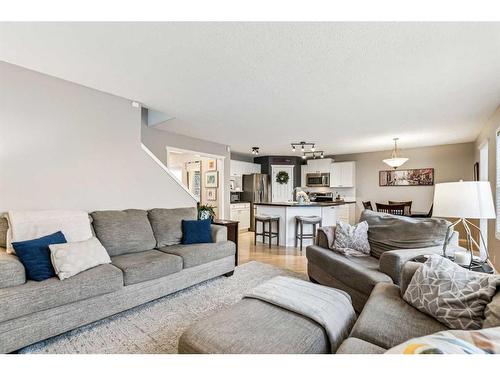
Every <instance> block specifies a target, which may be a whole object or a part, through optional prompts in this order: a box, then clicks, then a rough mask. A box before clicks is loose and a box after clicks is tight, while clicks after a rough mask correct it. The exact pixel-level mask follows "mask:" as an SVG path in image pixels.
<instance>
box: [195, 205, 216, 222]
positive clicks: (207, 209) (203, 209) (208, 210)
mask: <svg viewBox="0 0 500 375" xmlns="http://www.w3.org/2000/svg"><path fill="white" fill-rule="evenodd" d="M214 208H215V207H214V206H211V205H209V204H200V205H199V206H198V219H209V218H210V219H213V218H214V217H215V210H214Z"/></svg>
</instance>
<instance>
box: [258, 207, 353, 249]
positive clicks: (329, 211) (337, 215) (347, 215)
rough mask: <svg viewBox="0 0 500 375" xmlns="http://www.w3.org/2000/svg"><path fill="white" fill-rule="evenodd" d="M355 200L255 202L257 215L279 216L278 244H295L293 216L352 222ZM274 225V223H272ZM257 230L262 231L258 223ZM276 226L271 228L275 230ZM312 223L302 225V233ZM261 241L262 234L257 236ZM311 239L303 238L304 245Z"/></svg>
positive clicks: (327, 222)
mask: <svg viewBox="0 0 500 375" xmlns="http://www.w3.org/2000/svg"><path fill="white" fill-rule="evenodd" d="M355 203H356V202H355V201H341V202H336V201H333V202H311V203H300V204H299V203H297V202H268V203H255V204H254V205H255V207H256V214H257V215H268V216H279V218H280V245H281V246H295V217H296V216H320V217H321V218H322V225H323V226H328V225H335V223H336V222H337V220H340V221H344V222H348V223H350V224H353V223H354V208H355ZM274 225H276V224H274ZM256 229H258V232H262V226H261V224H260V223H259V227H258V228H256ZM276 229H277V228H273V231H276ZM311 232H312V225H304V233H311ZM257 241H260V242H262V236H258V237H257ZM311 243H312V240H306V239H304V245H305V246H307V245H310V244H311Z"/></svg>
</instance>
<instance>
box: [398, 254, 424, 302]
mask: <svg viewBox="0 0 500 375" xmlns="http://www.w3.org/2000/svg"><path fill="white" fill-rule="evenodd" d="M420 267H422V263H418V262H406V263H405V264H404V266H403V270H402V271H401V285H400V286H399V287H400V288H401V298H403V295H404V294H405V292H406V288H408V285H409V284H410V281H411V279H412V278H413V275H414V274H415V272H417V270H418V269H419V268H420Z"/></svg>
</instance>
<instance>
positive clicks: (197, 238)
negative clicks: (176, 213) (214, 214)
mask: <svg viewBox="0 0 500 375" xmlns="http://www.w3.org/2000/svg"><path fill="white" fill-rule="evenodd" d="M211 224H212V220H210V219H206V220H182V244H183V245H189V244H193V243H208V242H212V229H211V227H210V225H211Z"/></svg>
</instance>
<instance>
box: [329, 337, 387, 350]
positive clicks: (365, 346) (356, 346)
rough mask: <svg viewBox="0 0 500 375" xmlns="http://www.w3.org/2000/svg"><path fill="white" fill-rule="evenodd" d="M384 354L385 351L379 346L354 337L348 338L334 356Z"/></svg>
mask: <svg viewBox="0 0 500 375" xmlns="http://www.w3.org/2000/svg"><path fill="white" fill-rule="evenodd" d="M384 352H385V349H384V348H381V347H380V346H377V345H375V344H372V343H370V342H368V341H364V340H360V339H357V338H356V337H348V338H347V339H346V340H344V342H343V343H342V345H340V347H339V349H338V350H337V352H336V353H335V354H382V353H384Z"/></svg>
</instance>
